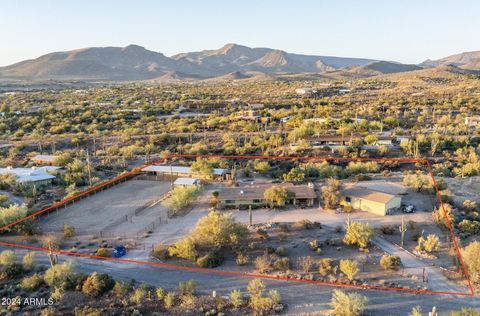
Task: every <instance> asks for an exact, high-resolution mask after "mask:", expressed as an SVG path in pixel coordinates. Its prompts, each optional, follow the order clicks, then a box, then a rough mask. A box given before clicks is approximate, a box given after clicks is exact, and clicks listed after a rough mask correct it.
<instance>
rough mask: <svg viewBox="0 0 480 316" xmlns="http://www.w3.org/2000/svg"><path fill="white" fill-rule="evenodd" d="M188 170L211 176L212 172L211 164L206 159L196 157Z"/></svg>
mask: <svg viewBox="0 0 480 316" xmlns="http://www.w3.org/2000/svg"><path fill="white" fill-rule="evenodd" d="M190 170H192V171H193V172H197V173H198V174H201V175H202V176H211V175H212V174H213V166H212V165H211V164H210V163H209V162H208V160H207V159H203V158H200V157H197V159H196V160H195V161H194V162H193V163H192V165H191V166H190Z"/></svg>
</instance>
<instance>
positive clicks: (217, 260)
mask: <svg viewBox="0 0 480 316" xmlns="http://www.w3.org/2000/svg"><path fill="white" fill-rule="evenodd" d="M223 259H224V257H223V252H222V251H221V250H220V249H214V250H211V251H209V252H208V253H207V254H205V255H203V256H201V257H199V258H198V259H197V261H196V263H197V265H198V266H199V267H202V268H215V267H218V266H220V265H221V264H222V263H223Z"/></svg>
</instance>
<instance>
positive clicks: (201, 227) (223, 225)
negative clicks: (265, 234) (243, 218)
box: [190, 211, 248, 247]
mask: <svg viewBox="0 0 480 316" xmlns="http://www.w3.org/2000/svg"><path fill="white" fill-rule="evenodd" d="M190 236H191V237H192V238H193V239H194V240H195V241H196V242H197V243H198V244H199V245H201V246H204V247H223V246H226V245H229V244H235V243H238V242H239V241H242V240H244V239H245V238H246V237H247V236H248V229H247V228H246V227H245V225H243V224H241V223H238V222H237V221H236V220H235V218H234V217H233V216H232V214H230V213H221V212H218V211H213V212H210V213H209V214H208V215H207V216H204V217H202V218H201V219H199V220H198V222H197V224H196V225H195V228H194V229H193V231H192V233H191V235H190Z"/></svg>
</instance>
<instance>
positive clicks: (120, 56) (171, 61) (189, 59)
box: [0, 43, 480, 80]
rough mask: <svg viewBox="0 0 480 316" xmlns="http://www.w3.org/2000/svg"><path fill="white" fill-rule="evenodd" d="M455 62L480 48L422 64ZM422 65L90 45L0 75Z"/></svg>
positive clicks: (464, 63)
mask: <svg viewBox="0 0 480 316" xmlns="http://www.w3.org/2000/svg"><path fill="white" fill-rule="evenodd" d="M450 64H451V65H454V66H456V67H459V68H462V69H480V52H468V53H462V54H457V55H453V56H449V57H445V58H443V59H440V60H433V61H425V62H424V63H423V64H421V65H420V66H423V67H436V66H441V65H450ZM419 69H421V68H420V67H418V65H405V64H401V63H396V62H386V61H380V60H375V59H365V58H347V57H334V56H321V55H302V54H294V53H289V52H286V51H283V50H279V49H272V48H264V47H254V48H251V47H248V46H243V45H239V44H236V43H227V44H225V45H223V46H222V47H220V48H217V49H210V50H202V51H196V52H187V53H181V54H177V55H173V56H171V57H167V56H165V55H163V54H162V53H159V52H154V51H150V50H148V49H146V48H145V47H143V46H140V45H136V44H130V45H128V46H125V47H89V48H81V49H76V50H71V51H65V52H53V53H50V54H46V55H43V56H40V57H38V58H36V59H32V60H25V61H22V62H19V63H16V64H13V65H10V66H6V67H0V78H6V79H24V80H30V79H41V80H45V79H55V80H70V79H75V80H80V79H83V80H90V79H94V80H150V79H157V78H160V79H162V80H183V79H186V80H203V79H206V78H217V77H221V78H229V80H230V79H231V80H257V79H258V78H264V79H265V78H267V79H268V80H270V79H272V78H275V77H279V76H287V75H288V76H290V77H291V78H295V77H298V76H295V74H299V75H300V74H301V76H300V77H302V78H306V77H311V78H316V77H322V76H323V75H328V76H331V75H334V76H338V77H339V78H341V77H344V78H351V77H367V76H376V75H381V74H391V73H396V72H406V71H415V70H419Z"/></svg>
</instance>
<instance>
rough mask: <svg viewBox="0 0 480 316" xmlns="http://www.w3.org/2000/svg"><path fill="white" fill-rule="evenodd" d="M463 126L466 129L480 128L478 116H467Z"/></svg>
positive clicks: (479, 116) (479, 117)
mask: <svg viewBox="0 0 480 316" xmlns="http://www.w3.org/2000/svg"><path fill="white" fill-rule="evenodd" d="M465 125H467V126H468V127H476V126H480V115H477V116H467V117H466V118H465Z"/></svg>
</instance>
